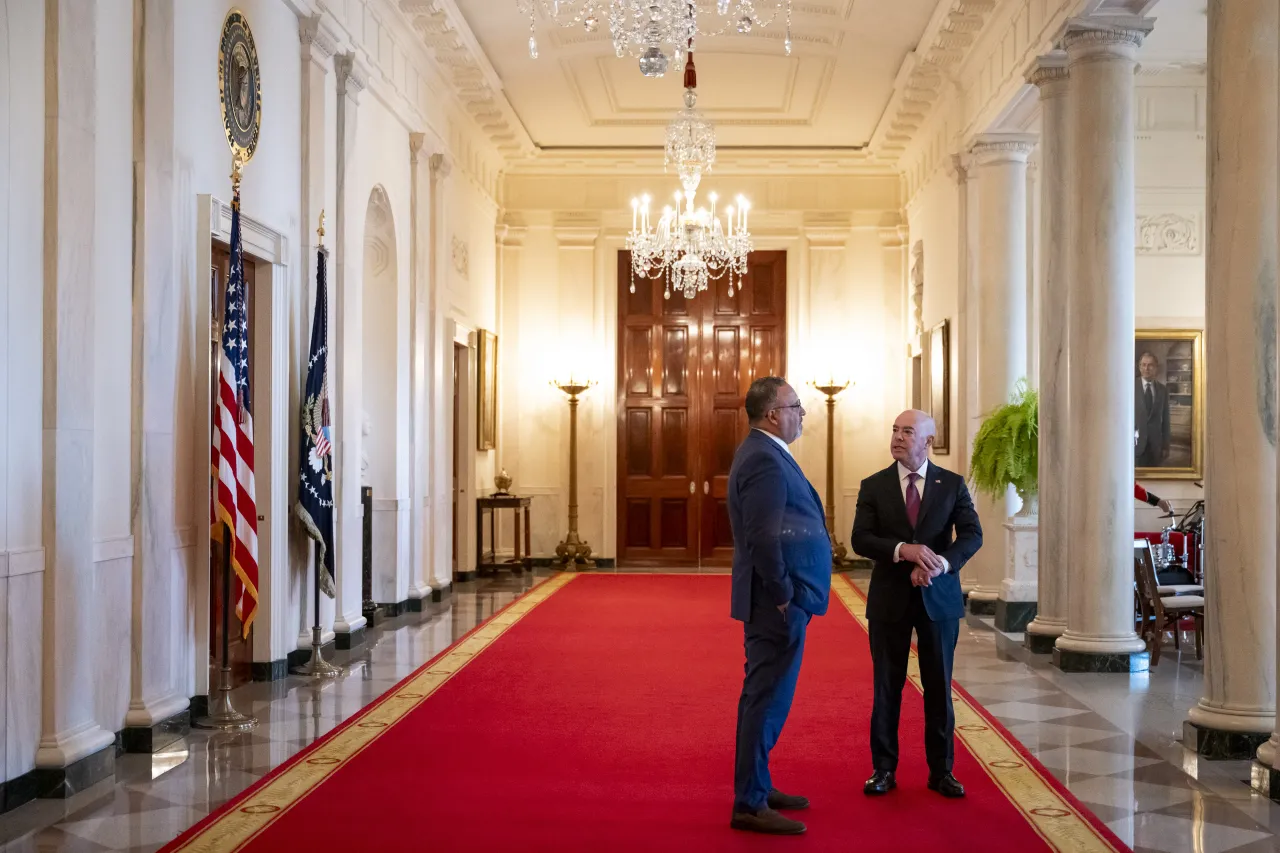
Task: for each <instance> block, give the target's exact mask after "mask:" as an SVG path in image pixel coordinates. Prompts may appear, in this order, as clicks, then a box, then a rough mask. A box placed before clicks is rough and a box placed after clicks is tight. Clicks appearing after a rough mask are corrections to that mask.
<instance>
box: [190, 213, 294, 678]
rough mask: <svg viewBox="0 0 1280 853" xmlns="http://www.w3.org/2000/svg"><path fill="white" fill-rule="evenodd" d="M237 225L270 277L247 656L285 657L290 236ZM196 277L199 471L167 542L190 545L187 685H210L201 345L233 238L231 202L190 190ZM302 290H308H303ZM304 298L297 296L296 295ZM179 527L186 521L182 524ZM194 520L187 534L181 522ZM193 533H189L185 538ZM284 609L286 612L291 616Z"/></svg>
mask: <svg viewBox="0 0 1280 853" xmlns="http://www.w3.org/2000/svg"><path fill="white" fill-rule="evenodd" d="M240 234H241V238H242V242H243V246H244V253H245V256H246V257H247V258H251V259H252V260H254V261H255V262H259V263H261V267H260V271H261V272H263V273H265V272H267V270H268V269H269V270H270V285H269V287H267V288H263V287H262V282H259V284H258V298H261V297H266V299H265V300H263V301H260V302H258V303H257V311H258V316H257V318H255V321H254V326H255V329H254V340H253V343H252V346H253V347H254V348H255V349H256V350H257V354H256V356H255V360H254V370H253V380H252V381H253V385H254V397H255V399H257V400H259V401H261V400H263V399H266V400H267V401H268V405H266V406H256V407H255V408H254V436H253V445H254V461H255V465H254V480H255V484H256V489H257V494H256V495H255V499H256V500H255V503H256V504H257V507H258V514H259V516H260V517H261V520H260V521H259V522H258V616H257V619H256V620H255V625H254V626H253V639H252V644H251V646H252V659H253V661H254V662H255V663H266V662H270V661H273V660H278V659H281V658H284V657H286V656H287V655H288V653H289V652H290V651H292V650H293V648H294V646H295V645H296V643H297V636H298V635H297V632H296V631H295V630H294V627H293V624H294V620H295V619H296V618H297V617H296V614H297V612H298V610H299V608H300V606H301V599H302V595H303V592H302V591H301V590H299V589H298V588H297V586H296V585H295V584H291V583H290V563H289V516H290V513H289V486H290V484H291V482H292V479H291V477H290V472H289V463H290V461H292V459H293V455H292V454H290V452H289V446H290V441H289V439H290V435H291V430H290V423H289V412H290V409H291V408H292V407H291V405H290V389H291V387H292V383H290V381H289V364H290V347H291V346H294V345H295V344H296V341H294V340H293V339H292V338H291V337H290V325H291V322H292V316H293V313H294V312H292V311H291V302H290V299H289V289H290V275H289V273H290V270H289V262H288V258H289V257H290V255H289V243H288V239H287V238H286V237H285V235H284V234H283V233H281V232H279V231H276V230H274V229H272V228H271V227H269V226H268V225H266V224H265V223H264V222H263V221H262V220H260V219H255V218H254V217H252V216H250V215H248V214H246V213H245V212H244V210H243V209H242V210H241V212H240ZM196 235H197V239H196V247H195V248H196V251H195V260H196V270H197V273H196V277H195V300H196V304H195V328H196V338H197V345H196V346H195V369H196V376H197V379H196V383H195V386H196V390H195V397H196V401H195V402H196V412H197V415H196V417H195V446H194V448H193V454H194V458H193V460H192V465H193V468H192V470H193V471H195V472H197V474H198V476H196V477H193V478H192V483H191V485H190V487H189V488H190V489H191V493H192V502H193V503H192V505H193V508H194V512H195V518H194V519H190V520H189V522H188V523H187V524H183V519H181V518H179V519H178V520H177V521H178V524H179V528H178V531H177V536H176V539H175V546H176V547H177V548H179V549H181V548H185V547H189V546H190V545H194V547H195V562H194V564H193V565H192V574H193V575H194V579H193V580H194V584H193V586H194V590H193V591H194V595H195V601H194V602H193V604H194V607H195V620H194V625H193V626H192V630H193V631H194V634H193V635H192V638H193V642H192V646H193V649H192V651H193V660H194V665H195V694H194V695H196V696H204V695H208V694H209V666H208V662H207V657H208V644H207V640H205V639H203V638H207V637H208V636H209V599H210V590H209V554H210V551H211V543H210V520H209V477H208V471H209V448H210V446H211V443H212V441H213V424H211V423H210V421H209V411H210V409H211V408H212V405H213V397H212V390H211V389H210V384H211V383H210V381H209V378H210V375H211V371H212V360H211V357H210V353H209V349H210V347H209V341H208V338H207V335H208V329H209V327H210V323H211V322H212V315H211V313H210V300H211V299H212V295H211V294H210V292H209V290H210V281H209V268H210V266H211V265H212V263H213V260H212V258H213V246H212V241H213V240H218V241H220V242H223V243H227V244H230V242H231V205H230V204H228V203H226V202H224V201H222V200H221V199H219V198H217V197H216V196H214V195H211V194H208V193H198V194H197V195H196ZM306 292H308V293H309V291H306ZM304 304H305V299H304ZM184 528H185V530H184ZM191 529H194V534H195V535H194V537H189V536H187V535H186V530H191ZM191 538H194V540H195V541H194V542H191V541H190V540H191ZM291 617H292V618H291Z"/></svg>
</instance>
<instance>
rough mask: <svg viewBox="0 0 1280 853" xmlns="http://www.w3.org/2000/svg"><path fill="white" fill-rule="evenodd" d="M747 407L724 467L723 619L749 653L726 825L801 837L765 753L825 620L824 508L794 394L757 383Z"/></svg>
mask: <svg viewBox="0 0 1280 853" xmlns="http://www.w3.org/2000/svg"><path fill="white" fill-rule="evenodd" d="M746 409H747V420H748V421H749V422H750V425H751V432H749V433H748V434H747V437H746V439H745V440H743V442H742V444H740V445H738V451H737V453H735V454H734V457H733V466H732V467H731V468H730V469H729V522H730V524H731V525H732V527H733V600H732V605H731V609H730V615H731V616H733V618H734V619H737V620H739V621H740V622H742V623H743V636H744V641H743V645H744V646H745V648H746V653H747V663H746V675H745V677H744V678H743V681H742V696H741V697H740V698H739V699H738V734H737V755H736V758H735V761H734V779H733V789H734V790H733V817H732V819H731V820H730V822H729V825H730V826H731V827H733V828H734V829H743V830H748V831H750V832H764V833H770V834H774V835H799V834H800V833H802V832H804V831H805V825H804V824H803V823H801V822H800V821H798V820H792V819H790V818H788V817H786V816H785V815H782V814H780V813H779V812H778V809H804V808H808V806H809V801H808V800H807V799H805V798H804V797H798V796H791V795H789V794H784V793H782V792H781V791H779V790H777V789H776V788H774V787H773V784H772V782H771V781H770V778H769V752H770V750H772V749H773V746H774V744H775V743H777V742H778V735H779V734H780V733H781V732H782V724H783V723H785V722H786V720H787V712H788V711H790V710H791V699H792V697H793V696H794V695H795V691H796V679H797V678H798V677H799V675H800V658H801V656H802V654H803V653H804V635H805V630H806V628H807V627H808V625H809V619H810V617H813V616H821V615H823V614H824V613H826V612H827V596H828V594H829V593H830V591H831V538H830V536H828V534H827V528H826V515H825V513H824V511H823V507H822V501H821V500H819V498H818V493H817V492H816V491H814V488H813V486H811V485H810V484H809V481H808V480H807V479H806V478H805V476H804V472H802V471H801V470H800V466H799V464H797V463H796V461H795V459H794V458H792V456H791V450H790V448H789V447H788V445H789V444H791V442H793V441H795V440H796V439H797V438H799V437H800V431H801V428H802V422H803V421H804V407H803V406H801V405H800V398H799V396H798V395H797V394H796V392H795V389H794V388H792V387H791V386H790V385H788V384H787V383H786V381H785V380H783V379H779V378H778V377H776V376H767V377H765V378H763V379H757V380H756V381H754V382H752V383H751V388H750V389H749V390H748V391H747V399H746Z"/></svg>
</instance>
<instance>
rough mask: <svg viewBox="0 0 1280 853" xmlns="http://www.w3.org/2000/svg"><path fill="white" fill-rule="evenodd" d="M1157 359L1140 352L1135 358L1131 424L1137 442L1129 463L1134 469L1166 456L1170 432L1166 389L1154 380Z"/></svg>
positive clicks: (1160, 461)
mask: <svg viewBox="0 0 1280 853" xmlns="http://www.w3.org/2000/svg"><path fill="white" fill-rule="evenodd" d="M1159 370H1160V359H1158V358H1156V356H1155V354H1154V353H1151V352H1144V353H1143V354H1142V358H1140V359H1138V373H1139V374H1140V375H1139V376H1138V378H1137V379H1135V380H1134V383H1133V424H1134V429H1135V430H1136V432H1137V441H1136V442H1135V443H1134V446H1133V464H1134V466H1135V467H1137V468H1157V467H1159V466H1161V465H1163V464H1164V463H1165V462H1166V461H1167V460H1168V458H1169V448H1170V445H1171V439H1172V438H1173V434H1172V431H1171V430H1170V426H1169V388H1168V386H1166V385H1165V384H1164V383H1163V382H1157V381H1156V374H1157V373H1158V372H1159Z"/></svg>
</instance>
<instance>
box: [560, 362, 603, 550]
mask: <svg viewBox="0 0 1280 853" xmlns="http://www.w3.org/2000/svg"><path fill="white" fill-rule="evenodd" d="M551 384H552V385H554V386H555V387H557V388H559V389H560V390H561V391H563V392H564V393H565V394H566V395H567V396H568V397H569V533H568V534H567V535H566V536H565V537H564V540H563V541H562V542H561V543H560V544H559V545H557V546H556V557H558V558H559V559H560V560H561V562H562V564H563V568H566V569H567V568H569V567H570V566H576V567H577V568H578V569H580V570H581V569H594V568H595V567H596V562H595V560H593V559H591V546H590V545H588V544H587V543H586V542H584V541H582V539H581V538H580V537H579V536H578V398H579V397H580V396H581V395H583V394H585V393H586V392H587V390H588V389H589V388H591V387H592V386H594V385H595V384H596V383H595V382H594V381H591V380H588V381H582V380H580V379H574V378H573V377H572V374H571V375H570V378H568V379H566V380H563V381H560V380H554V381H552V383H551Z"/></svg>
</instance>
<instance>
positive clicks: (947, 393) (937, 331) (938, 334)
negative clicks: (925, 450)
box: [929, 320, 951, 456]
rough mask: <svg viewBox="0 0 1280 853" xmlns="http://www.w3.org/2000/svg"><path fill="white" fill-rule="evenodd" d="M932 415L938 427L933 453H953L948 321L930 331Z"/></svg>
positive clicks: (949, 328) (930, 409)
mask: <svg viewBox="0 0 1280 853" xmlns="http://www.w3.org/2000/svg"><path fill="white" fill-rule="evenodd" d="M929 414H930V415H932V416H933V421H934V423H935V424H936V425H937V428H938V433H937V435H936V436H935V437H934V440H933V451H934V452H935V453H937V454H938V455H939V456H946V455H948V454H949V453H950V452H951V326H950V324H949V322H948V321H947V320H943V321H942V322H940V323H938V324H937V325H936V326H934V327H933V328H932V329H930V330H929Z"/></svg>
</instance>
